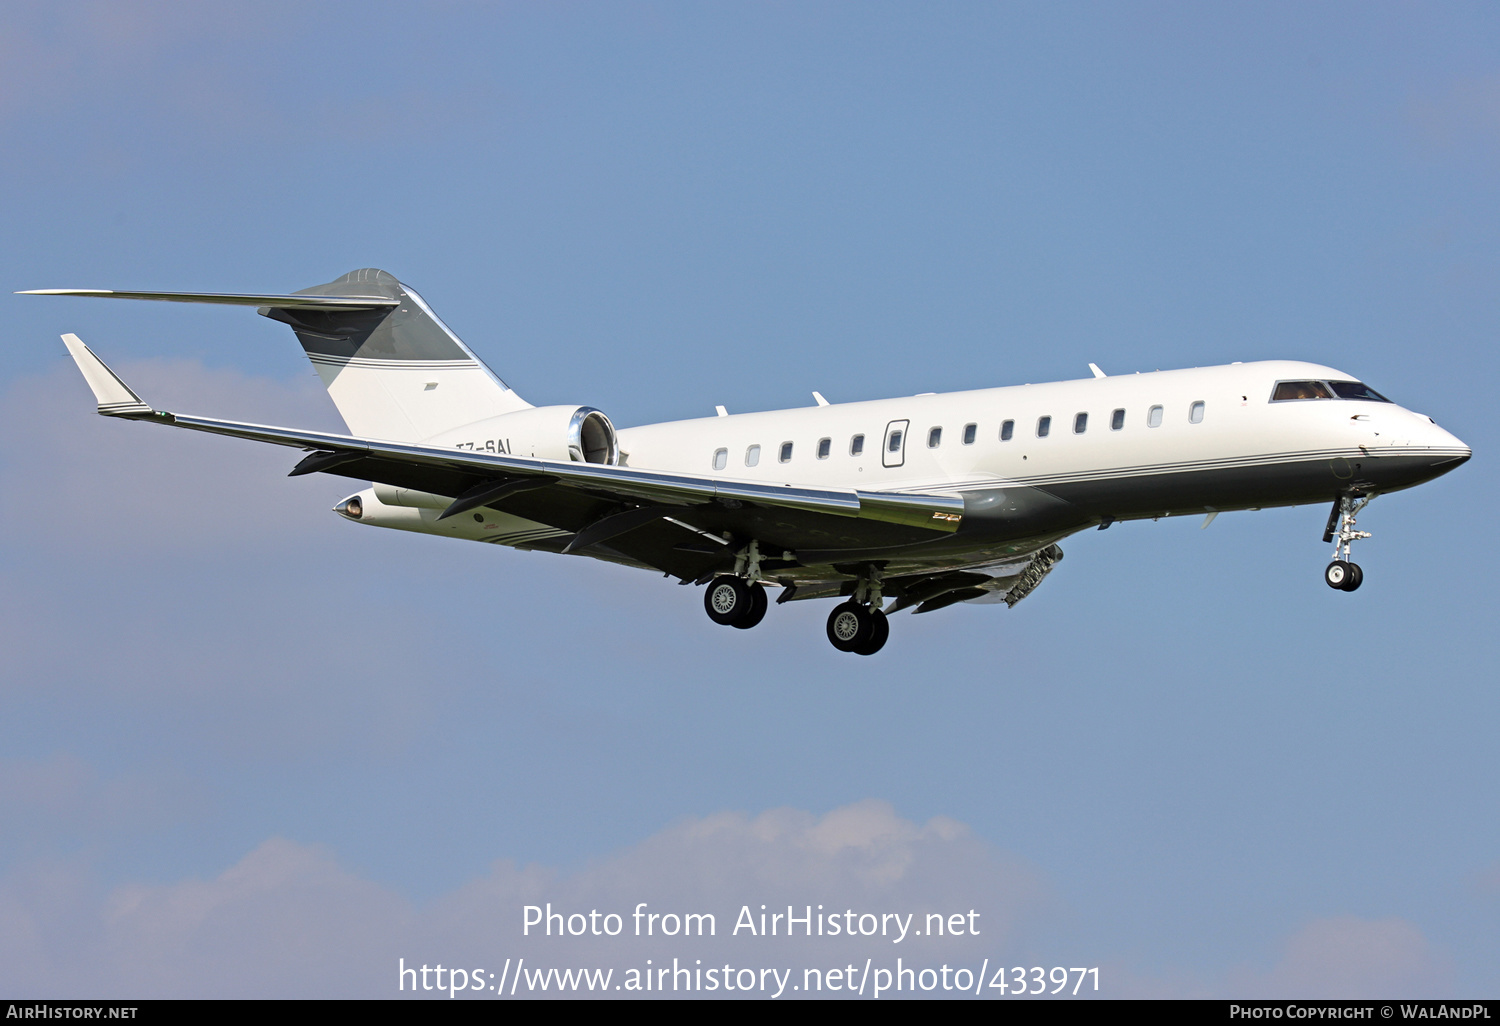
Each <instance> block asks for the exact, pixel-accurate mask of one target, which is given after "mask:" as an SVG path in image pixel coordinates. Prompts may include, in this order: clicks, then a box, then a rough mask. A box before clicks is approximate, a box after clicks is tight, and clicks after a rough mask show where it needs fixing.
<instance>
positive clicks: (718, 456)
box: [714, 449, 729, 470]
mask: <svg viewBox="0 0 1500 1026" xmlns="http://www.w3.org/2000/svg"><path fill="white" fill-rule="evenodd" d="M727 466H729V450H728V449H715V450H714V469H715V470H723V469H724V468H725V467H727Z"/></svg>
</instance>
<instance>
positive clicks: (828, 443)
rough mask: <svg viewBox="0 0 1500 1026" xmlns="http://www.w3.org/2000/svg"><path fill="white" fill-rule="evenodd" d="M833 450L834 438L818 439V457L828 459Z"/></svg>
mask: <svg viewBox="0 0 1500 1026" xmlns="http://www.w3.org/2000/svg"><path fill="white" fill-rule="evenodd" d="M832 451H833V439H832V438H820V439H818V459H820V460H826V459H827V458H828V454H829V453H831V452H832Z"/></svg>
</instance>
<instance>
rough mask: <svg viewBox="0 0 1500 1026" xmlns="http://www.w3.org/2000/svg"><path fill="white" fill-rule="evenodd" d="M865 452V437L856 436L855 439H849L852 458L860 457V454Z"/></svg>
mask: <svg viewBox="0 0 1500 1026" xmlns="http://www.w3.org/2000/svg"><path fill="white" fill-rule="evenodd" d="M864 451H865V436H864V435H855V436H854V437H853V438H851V439H849V455H850V456H858V455H859V454H860V453H862V452H864Z"/></svg>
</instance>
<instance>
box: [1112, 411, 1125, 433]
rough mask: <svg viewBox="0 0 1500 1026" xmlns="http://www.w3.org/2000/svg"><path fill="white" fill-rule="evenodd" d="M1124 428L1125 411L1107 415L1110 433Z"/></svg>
mask: <svg viewBox="0 0 1500 1026" xmlns="http://www.w3.org/2000/svg"><path fill="white" fill-rule="evenodd" d="M1124 426H1125V411H1124V410H1116V411H1115V412H1114V413H1111V414H1110V415H1109V429H1110V430H1111V431H1118V430H1120V429H1121V428H1122V427H1124Z"/></svg>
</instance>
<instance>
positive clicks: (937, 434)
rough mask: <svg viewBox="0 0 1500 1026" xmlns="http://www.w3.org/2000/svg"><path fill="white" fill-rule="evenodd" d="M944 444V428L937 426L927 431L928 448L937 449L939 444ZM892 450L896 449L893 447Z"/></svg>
mask: <svg viewBox="0 0 1500 1026" xmlns="http://www.w3.org/2000/svg"><path fill="white" fill-rule="evenodd" d="M942 444H943V429H942V428H940V427H935V428H933V429H932V430H931V431H929V432H927V448H929V449H936V448H937V447H938V446H940V445H942ZM891 451H892V452H894V451H895V450H894V449H893V450H891Z"/></svg>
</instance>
